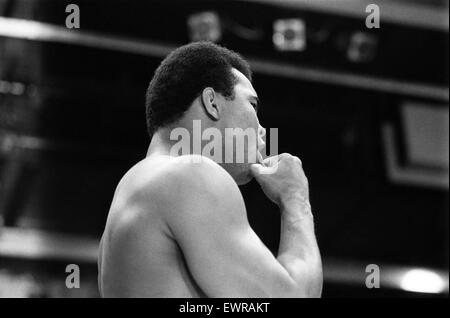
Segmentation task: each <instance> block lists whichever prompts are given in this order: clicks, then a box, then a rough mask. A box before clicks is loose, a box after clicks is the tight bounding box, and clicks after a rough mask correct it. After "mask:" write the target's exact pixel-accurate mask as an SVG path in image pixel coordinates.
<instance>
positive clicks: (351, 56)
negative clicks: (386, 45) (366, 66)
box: [347, 31, 378, 63]
mask: <svg viewBox="0 0 450 318" xmlns="http://www.w3.org/2000/svg"><path fill="white" fill-rule="evenodd" d="M377 44H378V39H377V38H376V36H374V35H372V34H368V33H366V32H360V31H359V32H355V33H353V34H352V35H351V37H350V42H349V45H348V48H347V59H348V60H349V61H350V62H353V63H368V62H371V61H373V59H374V58H375V56H376V49H377Z"/></svg>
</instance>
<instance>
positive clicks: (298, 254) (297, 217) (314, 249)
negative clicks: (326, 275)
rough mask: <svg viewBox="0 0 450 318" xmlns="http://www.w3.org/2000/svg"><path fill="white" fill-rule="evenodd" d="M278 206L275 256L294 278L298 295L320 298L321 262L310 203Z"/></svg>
mask: <svg viewBox="0 0 450 318" xmlns="http://www.w3.org/2000/svg"><path fill="white" fill-rule="evenodd" d="M280 209H281V237H280V246H279V249H278V257H277V259H278V261H279V262H280V264H281V265H282V266H283V267H284V268H285V269H286V270H287V272H288V273H289V275H290V276H291V278H292V279H293V280H294V282H295V284H296V286H297V287H298V289H297V291H298V295H299V296H312V297H314V296H315V297H319V296H320V294H321V290H322V263H321V258H320V252H319V248H318V246H317V241H316V237H315V234H314V219H313V216H312V213H311V207H310V205H309V202H308V201H306V200H305V201H302V200H292V201H289V202H283V204H282V205H281V207H280ZM294 296H295V295H294Z"/></svg>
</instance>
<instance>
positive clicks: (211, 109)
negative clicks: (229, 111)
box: [201, 87, 220, 121]
mask: <svg viewBox="0 0 450 318" xmlns="http://www.w3.org/2000/svg"><path fill="white" fill-rule="evenodd" d="M217 97H218V96H217V93H216V92H215V91H214V88H211V87H207V88H205V89H204V90H203V92H202V96H201V100H202V104H203V107H204V108H205V111H206V114H208V116H209V117H210V118H211V119H213V120H216V121H217V120H219V119H220V108H219V106H218V98H217Z"/></svg>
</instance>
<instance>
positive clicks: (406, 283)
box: [400, 269, 448, 294]
mask: <svg viewBox="0 0 450 318" xmlns="http://www.w3.org/2000/svg"><path fill="white" fill-rule="evenodd" d="M446 284H447V285H448V281H447V283H446V282H445V281H444V279H443V278H442V277H441V276H440V275H438V274H437V273H435V272H433V271H430V270H426V269H411V270H409V271H408V272H406V273H405V274H404V275H403V277H402V279H401V281H400V287H401V288H402V289H403V290H406V291H411V292H417V293H436V294H437V293H442V292H443V291H444V290H445V288H446Z"/></svg>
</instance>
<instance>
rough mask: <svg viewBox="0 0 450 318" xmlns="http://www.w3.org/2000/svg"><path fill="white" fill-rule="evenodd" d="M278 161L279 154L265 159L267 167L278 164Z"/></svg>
mask: <svg viewBox="0 0 450 318" xmlns="http://www.w3.org/2000/svg"><path fill="white" fill-rule="evenodd" d="M278 161H279V158H278V156H272V157H268V158H266V159H264V160H263V163H264V165H265V166H266V167H270V166H273V165H275V164H277V163H278Z"/></svg>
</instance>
